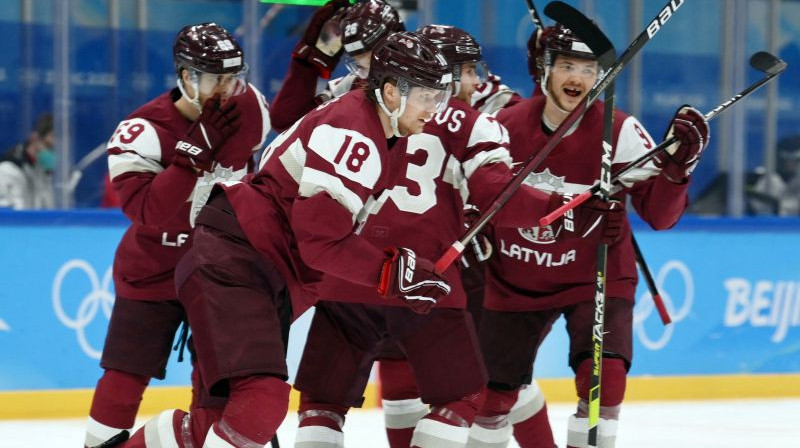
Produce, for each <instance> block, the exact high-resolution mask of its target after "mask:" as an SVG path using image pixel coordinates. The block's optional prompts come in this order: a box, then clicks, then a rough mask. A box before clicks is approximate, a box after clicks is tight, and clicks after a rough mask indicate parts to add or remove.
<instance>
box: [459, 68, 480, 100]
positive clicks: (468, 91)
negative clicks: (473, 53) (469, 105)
mask: <svg viewBox="0 0 800 448" xmlns="http://www.w3.org/2000/svg"><path fill="white" fill-rule="evenodd" d="M460 82H461V89H460V90H459V92H458V99H460V100H462V101H466V102H469V100H470V98H471V97H472V94H473V93H475V91H476V90H477V89H478V85H480V83H481V77H480V75H479V74H478V64H476V63H474V62H468V63H466V64H462V65H461V81H460Z"/></svg>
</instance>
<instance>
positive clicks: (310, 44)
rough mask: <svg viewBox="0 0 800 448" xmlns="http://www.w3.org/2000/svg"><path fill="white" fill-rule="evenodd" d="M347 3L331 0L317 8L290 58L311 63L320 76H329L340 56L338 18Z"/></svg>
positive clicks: (340, 44) (346, 1)
mask: <svg viewBox="0 0 800 448" xmlns="http://www.w3.org/2000/svg"><path fill="white" fill-rule="evenodd" d="M348 5H349V2H348V0H331V1H329V2H328V3H326V4H325V6H323V7H321V8H319V9H318V10H317V11H316V12H315V13H314V15H313V16H311V21H310V22H309V24H308V28H306V31H305V33H303V37H302V38H301V39H300V42H298V43H297V45H296V46H295V47H294V51H293V52H292V58H294V59H295V60H297V61H305V62H307V63H309V64H311V65H313V66H314V67H316V68H317V70H318V71H319V74H320V76H321V77H322V78H325V79H329V78H330V77H331V72H333V69H335V68H336V64H337V63H339V58H340V57H341V56H342V51H343V50H342V39H341V35H340V34H341V32H340V30H339V20H340V19H341V17H342V15H343V13H344V11H345V9H346V7H347V6H348ZM323 30H325V32H323Z"/></svg>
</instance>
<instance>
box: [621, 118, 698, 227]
mask: <svg viewBox="0 0 800 448" xmlns="http://www.w3.org/2000/svg"><path fill="white" fill-rule="evenodd" d="M655 147H656V144H655V143H654V142H653V139H652V137H650V134H649V133H648V132H647V130H645V128H644V126H642V124H641V123H640V122H639V120H637V119H636V118H635V117H632V116H629V117H627V118H626V119H625V121H624V122H623V124H622V127H621V128H620V133H619V137H618V139H617V147H616V152H615V155H614V160H613V162H612V165H613V168H612V171H616V170H618V169H621V168H622V167H624V166H625V165H627V164H628V163H630V162H632V161H634V160H636V159H637V158H639V157H641V156H642V155H644V154H645V153H647V152H648V151H650V150H652V149H653V148H655ZM660 174H661V170H660V169H659V168H658V167H656V166H655V164H654V163H653V161H652V160H649V161H647V162H646V163H644V164H642V165H641V166H639V167H636V168H634V169H632V170H630V171H629V172H628V173H626V174H625V175H624V176H622V178H621V179H620V184H621V185H622V186H623V187H625V188H627V189H629V193H630V196H631V204H632V205H633V207H634V209H635V210H636V212H637V213H638V214H639V216H641V217H642V219H643V220H644V221H645V222H647V223H648V224H650V226H651V227H653V228H654V229H656V230H662V229H668V228H670V227H672V226H674V225H675V224H676V223H677V222H678V220H679V219H680V217H681V215H683V212H684V211H685V210H686V208H687V207H688V205H689V196H688V190H689V183H688V182H687V183H685V184H676V183H673V182H671V181H670V180H669V179H667V178H666V176H661V175H660Z"/></svg>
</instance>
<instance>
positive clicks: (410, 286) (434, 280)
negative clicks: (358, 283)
mask: <svg viewBox="0 0 800 448" xmlns="http://www.w3.org/2000/svg"><path fill="white" fill-rule="evenodd" d="M386 255H387V257H388V258H387V259H386V260H385V261H384V262H383V267H382V269H381V278H380V280H379V282H378V294H379V295H380V296H381V297H385V298H390V297H398V298H400V299H401V300H402V301H403V302H404V303H405V304H406V305H407V306H408V307H409V308H411V310H412V311H414V312H415V313H417V314H427V313H429V312H430V310H431V308H433V307H434V306H435V305H436V302H437V301H438V300H439V299H440V298H442V297H444V296H446V295H447V294H449V293H450V285H448V284H447V282H446V281H445V280H444V279H442V278H441V277H440V276H439V275H437V274H436V273H435V272H434V271H433V263H431V262H430V261H428V260H426V259H424V258H419V257H417V256H416V254H415V253H414V251H413V250H411V249H408V248H405V247H390V248H388V249H386Z"/></svg>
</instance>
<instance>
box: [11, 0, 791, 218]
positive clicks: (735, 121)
mask: <svg viewBox="0 0 800 448" xmlns="http://www.w3.org/2000/svg"><path fill="white" fill-rule="evenodd" d="M391 3H393V4H394V5H395V6H396V7H398V8H399V9H401V10H402V13H403V15H404V19H405V21H406V25H407V28H409V29H415V28H416V27H417V26H418V25H420V24H427V23H442V24H450V25H456V26H459V27H462V28H464V29H466V30H468V31H469V32H471V33H472V34H473V35H474V36H475V37H476V38H477V39H478V40H479V42H480V43H481V44H482V46H483V47H484V54H485V58H486V60H487V62H488V63H489V65H490V67H491V69H492V71H493V72H494V73H496V74H498V75H500V76H501V77H502V78H503V80H504V81H505V82H506V83H507V84H508V85H510V86H511V87H512V88H514V89H516V90H518V91H519V92H522V93H523V94H524V95H529V94H530V92H531V91H532V82H531V80H530V78H529V76H528V73H527V68H526V62H525V57H526V56H525V45H526V41H527V39H528V37H529V36H530V34H531V32H532V31H533V29H534V27H533V25H532V23H531V20H530V17H529V15H528V11H527V9H526V7H525V2H523V1H522V0H496V1H481V0H396V1H392V2H391ZM536 3H537V7H538V8H539V10H540V13H541V11H543V10H544V7H545V5H546V3H547V2H546V1H544V0H539V1H538V2H536ZM567 3H570V4H572V5H573V6H575V7H577V8H579V9H580V10H581V11H583V12H584V13H585V14H586V15H588V16H589V17H592V18H594V19H595V20H596V21H597V22H598V23H599V24H600V26H601V28H602V29H603V30H604V31H605V32H606V33H607V35H608V36H609V37H610V38H611V40H612V42H613V43H614V45H615V46H616V47H617V52H618V54H620V53H621V52H622V51H623V50H624V49H625V48H627V46H628V45H629V43H630V42H631V41H632V39H633V38H634V37H635V36H636V35H638V34H639V33H640V32H641V31H642V30H643V29H644V28H645V26H646V23H647V22H648V21H649V20H651V19H652V18H653V17H655V16H656V15H657V14H658V12H659V9H660V8H661V7H663V4H664V2H662V1H644V0H605V1H602V2H601V1H599V0H572V1H568V2H567ZM678 3H680V2H678ZM683 3H684V5H683V6H682V7H681V9H680V10H679V11H678V12H677V13H676V14H675V17H674V19H672V20H670V21H669V22H668V24H666V25H665V26H664V28H663V30H662V31H660V32H659V33H658V34H657V35H656V36H655V37H654V38H653V40H652V41H651V42H649V43H648V44H647V46H646V47H645V48H644V49H643V50H642V51H641V52H640V53H639V54H638V55H637V56H636V57H635V58H634V60H633V61H632V63H631V64H630V66H628V67H627V68H626V69H625V70H624V71H623V73H622V75H621V76H620V78H618V84H617V96H618V105H619V107H620V108H622V109H623V110H626V111H628V112H630V113H632V114H634V115H636V116H637V117H639V118H640V119H641V121H642V122H643V123H644V124H645V126H646V127H647V128H648V130H649V131H650V133H651V134H652V135H653V136H654V138H655V139H656V140H659V139H660V137H661V136H662V135H663V132H664V127H665V125H666V123H667V122H668V120H669V118H670V117H671V115H672V114H673V113H674V111H675V109H676V108H677V107H678V106H680V105H682V104H685V103H690V104H692V105H694V106H695V107H697V108H698V109H699V110H701V111H703V112H708V111H710V110H711V109H713V108H714V107H716V106H717V105H719V104H720V103H722V102H724V101H725V100H727V99H728V98H730V97H732V96H733V95H734V94H736V93H737V92H739V91H741V90H742V89H744V88H745V87H746V86H748V85H749V84H751V83H753V82H755V81H757V80H758V79H759V78H760V77H762V76H763V74H762V73H761V72H758V71H756V70H754V69H752V68H750V66H749V64H748V60H749V57H750V55H751V54H752V53H754V52H756V51H760V50H766V51H769V52H771V53H773V54H775V55H777V56H779V57H780V58H782V59H784V60H785V61H786V62H788V63H789V69H788V70H787V72H786V73H784V74H783V75H782V76H781V77H779V78H778V79H776V80H775V81H773V82H772V83H771V84H769V85H768V86H767V87H766V88H764V89H762V90H761V91H759V92H757V93H756V94H753V95H751V96H750V97H748V98H747V99H746V100H744V101H742V102H741V103H739V104H737V105H736V106H735V107H733V108H731V109H730V110H729V111H728V112H726V113H725V114H723V115H722V116H720V118H719V119H717V120H715V122H714V123H713V125H712V126H713V127H712V131H713V134H712V135H713V137H712V140H711V145H710V147H709V149H708V151H707V153H706V154H705V156H704V158H703V161H702V163H701V164H700V165H699V166H698V168H697V171H696V174H695V176H694V180H693V184H692V188H691V196H692V198H693V200H694V201H693V202H694V204H693V206H692V208H691V209H690V212H691V213H695V214H702V215H727V216H734V217H737V216H744V215H752V214H777V215H796V214H798V210H797V209H798V207H797V206H796V203H797V198H796V197H795V199H794V202H792V203H790V204H789V205H788V206H786V204H784V206H782V205H781V199H782V198H781V196H783V195H785V194H786V193H787V190H786V189H780V188H779V189H778V190H777V193H776V191H773V190H775V188H773V187H774V186H772V187H771V186H769V185H763V184H765V182H766V181H767V180H768V179H769V178H770V176H772V177H775V176H780V177H781V179H782V180H783V183H784V184H786V185H789V184H791V182H792V180H795V181H796V182H795V183H797V179H793V178H794V177H795V171H796V167H797V166H798V164H797V161H798V160H800V138H792V137H793V136H796V135H797V134H800V77H798V73H799V72H798V70H800V1H797V0H690V1H689V0H687V1H684V2H683ZM313 10H314V8H313V7H308V6H288V5H276V4H270V3H262V2H260V1H259V0H18V1H16V0H8V1H5V2H3V7H2V8H1V9H0V32H2V35H3V36H5V38H4V39H2V40H1V41H0V53H1V54H5V55H6V56H5V57H4V58H2V60H0V129H2V130H3V132H2V133H0V150H2V149H4V148H10V147H12V146H13V145H15V144H17V143H19V142H22V141H25V140H26V138H27V137H28V135H29V134H30V133H31V131H32V130H33V129H35V127H36V124H37V119H38V118H39V117H41V116H42V115H43V114H46V113H52V114H53V117H54V140H55V142H54V146H55V149H56V151H55V153H56V161H55V168H54V177H55V182H56V198H55V205H56V207H57V208H72V207H79V208H87V207H98V206H99V205H100V202H101V196H102V193H103V181H104V176H105V172H106V162H105V154H104V152H103V149H102V148H103V147H104V145H105V141H106V140H108V138H109V137H110V135H111V133H112V132H113V130H114V129H115V127H116V125H117V123H118V122H119V121H120V120H121V119H123V118H124V117H125V116H126V115H127V114H128V113H130V112H131V111H132V110H134V109H135V108H136V107H138V106H139V105H141V104H143V103H144V102H146V101H147V100H149V99H151V98H153V97H155V96H157V95H158V94H160V93H162V92H163V91H165V90H167V89H169V88H171V87H173V86H174V82H175V81H174V79H175V77H174V71H173V66H172V42H173V39H174V36H175V34H176V32H177V31H178V30H179V29H180V28H181V27H182V26H184V25H186V24H190V23H199V22H203V21H214V22H217V23H219V24H221V25H223V26H224V27H226V28H228V29H229V30H236V35H237V36H238V37H239V38H240V41H241V43H242V44H243V46H244V48H245V55H246V59H247V61H248V63H249V64H250V67H251V70H250V81H251V82H253V83H254V84H255V85H256V86H258V87H259V88H260V89H261V91H262V92H264V93H265V94H266V95H267V97H268V99H272V98H273V97H274V95H275V94H276V92H277V91H278V89H279V88H280V85H281V81H282V79H283V76H284V74H285V71H286V68H287V66H288V62H289V54H290V52H291V49H292V48H293V46H294V44H295V43H296V41H297V39H298V38H299V35H300V33H301V32H302V30H303V29H304V27H305V24H306V21H307V20H308V18H309V17H310V15H311V13H312V12H313ZM544 21H545V24H546V25H548V24H551V23H552V22H551V21H550V20H549V19H547V18H546V17H544ZM340 65H342V64H340ZM343 70H344V68H343V67H340V68H339V71H340V72H342V73H343ZM97 148H100V149H97ZM94 150H96V151H95V152H93V151H94ZM759 183H761V184H762V185H759ZM767 183H768V182H767ZM798 194H800V193H798ZM790 202H791V201H790Z"/></svg>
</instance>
